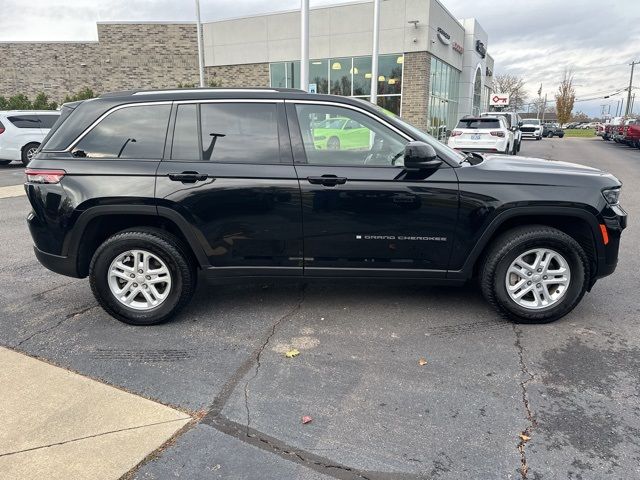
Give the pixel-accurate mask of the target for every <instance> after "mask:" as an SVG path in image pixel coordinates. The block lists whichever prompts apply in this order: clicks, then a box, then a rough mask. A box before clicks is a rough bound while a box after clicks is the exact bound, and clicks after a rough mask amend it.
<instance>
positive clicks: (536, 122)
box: [522, 118, 540, 125]
mask: <svg viewBox="0 0 640 480" xmlns="http://www.w3.org/2000/svg"><path fill="white" fill-rule="evenodd" d="M522 123H523V124H524V125H540V120H538V119H535V118H525V119H524V120H523V121H522Z"/></svg>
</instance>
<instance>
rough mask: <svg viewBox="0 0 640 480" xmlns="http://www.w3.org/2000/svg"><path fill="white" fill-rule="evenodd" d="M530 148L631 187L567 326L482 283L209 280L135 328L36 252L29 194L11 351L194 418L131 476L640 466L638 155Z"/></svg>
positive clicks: (5, 266)
mask: <svg viewBox="0 0 640 480" xmlns="http://www.w3.org/2000/svg"><path fill="white" fill-rule="evenodd" d="M521 154H522V155H531V156H540V157H544V158H550V159H555V160H566V161H572V162H577V163H583V164H587V165H591V166H597V167H601V168H603V169H606V170H608V171H610V172H612V173H613V174H615V175H616V176H618V178H620V179H621V180H622V181H623V182H624V184H625V186H624V187H623V193H622V197H621V203H622V205H623V206H624V207H625V209H626V210H627V211H628V213H629V227H628V229H627V230H626V231H625V233H624V235H623V241H622V246H621V252H620V264H619V266H618V270H617V271H616V273H615V274H614V275H613V276H611V277H608V278H606V279H603V280H601V281H600V282H598V283H597V284H596V286H595V287H594V289H593V291H592V292H591V293H589V294H588V295H586V296H585V298H584V300H583V301H582V303H581V304H580V305H579V306H578V307H577V308H576V309H575V310H574V311H573V312H572V313H571V314H570V315H568V316H567V317H565V318H563V319H561V320H560V321H558V322H556V323H553V324H549V325H512V324H510V323H508V322H506V321H504V320H502V319H500V318H499V317H498V316H497V315H496V314H495V313H494V311H493V310H492V309H491V308H490V307H489V306H488V305H487V304H486V303H485V302H484V301H483V299H482V297H481V295H480V293H479V291H478V289H476V288H475V287H474V286H473V285H469V286H466V287H463V288H435V287H423V286H410V285H406V284H403V285H389V284H385V285H376V284H347V283H344V284H339V285H329V284H324V285H323V284H311V285H306V286H302V285H295V284H287V285H278V284H264V285H251V286H239V285H230V286H216V287H209V288H207V285H206V284H204V283H201V284H200V287H199V290H198V293H197V295H196V298H195V299H194V301H193V302H192V303H191V305H190V306H189V307H188V309H187V310H186V311H185V312H184V313H183V314H181V316H180V317H179V318H178V319H177V320H176V321H174V322H172V323H168V324H165V325H161V326H154V327H133V326H128V325H124V324H122V323H120V322H118V321H116V320H114V319H112V318H111V317H109V316H108V315H106V314H105V313H104V312H103V311H102V310H101V309H100V308H99V307H97V304H96V301H95V300H94V299H93V297H92V295H91V291H90V288H89V285H88V282H87V281H86V280H76V279H71V278H66V277H62V276H58V275H55V274H53V273H51V272H49V271H47V270H45V269H44V268H43V267H41V266H40V265H39V264H38V262H37V261H36V259H35V257H34V256H33V252H32V250H31V245H32V243H31V239H30V236H29V233H28V231H27V228H26V225H25V220H24V218H25V216H26V214H27V213H28V210H29V208H28V203H27V200H26V198H25V197H24V196H22V197H16V198H4V199H0V224H1V225H2V227H1V228H0V244H2V245H3V248H4V255H3V256H2V268H1V269H0V314H1V327H0V344H2V345H5V346H7V347H10V348H13V349H16V350H18V351H21V352H25V353H27V354H29V355H33V356H37V357H39V358H43V359H46V360H47V361H50V362H52V363H54V364H56V365H59V366H62V367H65V368H68V369H71V370H74V371H76V372H79V373H82V374H84V375H87V376H90V377H92V378H95V379H99V380H101V381H103V382H106V383H109V384H111V385H115V386H118V387H121V388H123V389H126V390H128V391H130V392H133V393H136V394H139V395H142V396H145V397H147V398H150V399H153V400H156V401H158V402H161V403H164V404H167V405H170V406H174V407H176V408H179V409H181V410H183V411H187V412H189V413H190V414H191V415H192V416H193V418H194V421H193V422H192V423H191V424H190V425H189V427H188V428H185V429H184V430H183V431H182V432H181V433H180V435H178V436H177V437H176V438H174V439H173V440H172V442H171V443H170V444H168V445H165V447H164V448H162V450H161V451H159V452H156V454H154V455H153V456H152V457H150V458H149V459H148V460H147V461H146V462H144V463H143V464H142V465H140V466H139V467H138V468H137V469H136V470H135V471H132V472H130V473H129V474H128V475H127V478H136V479H167V478H185V479H198V478H225V479H229V478H237V479H247V478H259V479H331V478H338V479H351V478H358V479H390V478H393V479H395V478H398V479H419V478H420V479H422V478H424V479H429V478H434V479H435V478H437V479H461V478H473V479H489V478H491V479H493V478H499V479H503V478H513V479H518V478H522V477H523V476H525V477H526V478H529V479H558V478H567V479H592V478H594V479H595V478H597V479H602V478H611V479H614V478H615V479H619V478H633V477H638V476H640V403H639V398H640V397H639V395H640V373H639V372H640V330H639V329H638V321H639V320H640V304H639V303H638V299H639V298H640V297H639V296H638V287H640V276H639V274H638V272H639V271H640V256H639V255H638V253H639V250H638V245H639V244H640V227H639V226H638V217H639V216H640V189H638V188H637V186H638V185H639V184H640V183H639V182H640V151H639V150H637V149H631V148H629V147H626V146H622V145H617V144H613V143H611V142H604V141H602V140H600V139H596V138H593V139H585V138H564V139H559V138H553V139H544V140H542V141H527V142H525V143H524V145H523V148H522V151H521ZM20 172H21V169H20V168H19V167H11V168H7V167H2V168H0V186H4V185H11V184H15V183H19V182H20V181H22V178H21V176H20ZM292 347H294V348H297V349H298V350H299V351H300V352H301V353H300V355H299V356H297V357H295V358H291V359H288V358H285V356H284V352H286V351H287V350H288V349H290V348H292ZM421 357H423V358H424V359H426V361H427V363H426V364H425V365H419V364H418V360H419V359H420V358H421ZM304 415H309V416H311V417H312V418H313V421H312V422H311V423H308V424H304V425H303V424H302V422H301V417H302V416H304ZM523 432H525V433H526V435H527V437H530V438H529V439H528V440H526V438H525V440H526V441H525V440H523V439H522V438H521V436H520V435H521V434H522V433H523Z"/></svg>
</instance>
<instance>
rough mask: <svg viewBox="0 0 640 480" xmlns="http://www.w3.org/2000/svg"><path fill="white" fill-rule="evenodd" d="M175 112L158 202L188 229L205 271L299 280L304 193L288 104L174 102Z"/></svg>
mask: <svg viewBox="0 0 640 480" xmlns="http://www.w3.org/2000/svg"><path fill="white" fill-rule="evenodd" d="M172 114H173V117H172V122H171V123H170V125H169V130H170V133H171V132H172V134H170V135H169V138H170V139H171V138H172V141H171V140H169V141H168V143H170V144H168V145H167V147H166V149H165V159H164V160H163V161H162V162H161V163H160V167H159V169H158V173H157V182H156V198H157V200H158V207H159V208H160V209H161V208H170V209H172V210H175V211H176V212H178V213H179V214H180V215H181V216H182V217H183V218H185V219H186V220H187V222H188V223H189V224H190V225H191V228H192V229H193V230H194V233H195V237H196V238H197V239H198V240H199V241H200V244H201V245H202V248H203V250H204V253H205V255H206V257H207V258H208V261H209V263H210V265H211V267H210V268H209V269H208V272H207V273H208V274H209V275H210V276H220V277H227V276H255V275H258V276H259V275H301V274H302V264H301V257H302V224H301V223H302V222H301V213H300V188H299V185H298V180H297V177H296V174H295V169H294V167H293V160H292V157H291V148H290V146H289V134H288V132H287V125H286V116H285V112H284V104H283V102H282V101H260V100H256V101H245V102H240V101H229V100H226V101H208V102H201V103H198V102H176V105H174V110H173V113H172ZM161 213H162V212H161Z"/></svg>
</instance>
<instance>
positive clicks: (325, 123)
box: [313, 117, 370, 150]
mask: <svg viewBox="0 0 640 480" xmlns="http://www.w3.org/2000/svg"><path fill="white" fill-rule="evenodd" d="M313 135H314V137H313V141H314V144H315V148H316V149H318V150H321V149H325V150H361V149H363V148H369V140H370V138H369V130H368V129H366V128H364V127H363V126H362V125H360V124H359V123H358V122H356V121H354V120H351V119H349V118H344V117H336V118H329V119H327V120H322V121H320V122H316V123H315V124H314V125H313Z"/></svg>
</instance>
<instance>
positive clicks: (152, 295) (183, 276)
mask: <svg viewBox="0 0 640 480" xmlns="http://www.w3.org/2000/svg"><path fill="white" fill-rule="evenodd" d="M89 278H90V282H91V290H92V291H93V294H94V296H95V297H96V299H97V300H98V302H99V303H100V305H101V306H102V308H104V309H105V310H106V311H107V313H109V314H110V315H111V316H113V317H115V318H117V319H118V320H120V321H122V322H125V323H129V324H131V325H154V324H157V323H162V322H165V321H167V320H169V319H170V318H171V317H173V316H174V315H176V314H177V313H178V311H180V310H181V309H182V308H183V307H184V306H185V305H186V304H187V303H188V302H189V300H190V299H191V297H192V295H193V292H194V290H195V285H196V280H197V275H196V271H195V269H194V267H193V265H192V264H191V262H190V261H189V257H188V256H187V255H186V251H185V247H184V246H183V245H182V243H181V242H180V241H179V240H178V239H177V238H176V237H174V236H173V235H171V234H169V233H166V232H164V231H162V230H158V231H156V230H154V229H149V230H147V229H139V230H132V231H124V232H120V233H117V234H115V235H113V236H112V237H110V238H109V239H107V240H106V241H105V242H104V243H103V244H102V245H100V247H98V249H97V250H96V252H95V254H94V256H93V259H92V260H91V265H90V267H89Z"/></svg>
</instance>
